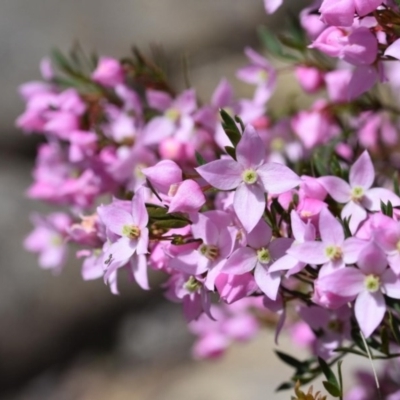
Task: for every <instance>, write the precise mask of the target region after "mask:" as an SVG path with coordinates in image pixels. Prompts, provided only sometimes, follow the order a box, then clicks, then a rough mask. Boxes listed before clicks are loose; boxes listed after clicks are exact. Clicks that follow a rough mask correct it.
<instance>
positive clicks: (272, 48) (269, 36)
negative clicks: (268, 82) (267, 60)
mask: <svg viewBox="0 0 400 400" xmlns="http://www.w3.org/2000/svg"><path fill="white" fill-rule="evenodd" d="M258 35H259V37H260V40H261V42H262V44H263V45H264V46H265V47H266V49H267V50H268V51H269V52H270V53H272V54H273V55H276V56H280V57H282V55H283V51H282V46H281V44H280V42H279V40H278V39H277V37H276V35H275V34H274V33H272V32H271V31H270V30H269V29H267V28H266V27H265V26H260V27H259V28H258Z"/></svg>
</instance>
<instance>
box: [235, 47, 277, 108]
mask: <svg viewBox="0 0 400 400" xmlns="http://www.w3.org/2000/svg"><path fill="white" fill-rule="evenodd" d="M245 53H246V56H247V57H248V58H249V60H250V62H251V65H249V66H247V67H243V68H241V69H239V70H238V71H237V73H236V76H237V77H238V78H239V79H240V80H242V81H243V82H246V83H250V84H252V85H256V86H257V89H256V93H255V95H254V102H255V103H257V104H261V103H263V104H264V103H265V102H267V101H268V100H269V99H270V97H271V96H272V94H273V92H274V89H275V86H276V80H277V76H276V71H275V69H274V68H273V67H272V65H271V64H270V63H269V61H268V60H267V59H266V58H264V57H263V56H262V55H261V54H259V53H257V52H256V51H254V50H253V49H251V48H250V47H247V48H246V49H245Z"/></svg>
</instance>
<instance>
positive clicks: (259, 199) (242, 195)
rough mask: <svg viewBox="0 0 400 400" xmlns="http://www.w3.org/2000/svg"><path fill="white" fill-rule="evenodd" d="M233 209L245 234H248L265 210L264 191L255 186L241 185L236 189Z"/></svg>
mask: <svg viewBox="0 0 400 400" xmlns="http://www.w3.org/2000/svg"><path fill="white" fill-rule="evenodd" d="M233 209H234V210H235V213H236V215H237V217H238V218H239V220H240V222H241V223H242V225H243V227H244V229H246V232H250V231H251V230H253V229H254V227H255V226H256V225H257V223H258V221H260V219H261V217H262V216H263V213H264V210H265V196H264V191H263V190H262V189H261V188H260V187H259V186H258V185H257V184H253V185H246V184H245V183H242V184H241V185H239V186H238V188H237V189H236V192H235V197H234V198H233Z"/></svg>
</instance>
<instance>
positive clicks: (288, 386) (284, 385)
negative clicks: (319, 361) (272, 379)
mask: <svg viewBox="0 0 400 400" xmlns="http://www.w3.org/2000/svg"><path fill="white" fill-rule="evenodd" d="M292 388H294V384H293V382H283V383H281V384H280V385H279V386H278V387H277V388H276V389H275V392H280V391H282V390H288V389H292Z"/></svg>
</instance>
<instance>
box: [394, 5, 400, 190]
mask: <svg viewBox="0 0 400 400" xmlns="http://www.w3.org/2000/svg"><path fill="white" fill-rule="evenodd" d="M398 1H399V2H400V0H398ZM393 189H394V192H395V193H396V194H397V196H400V184H399V173H398V172H397V171H396V172H395V173H394V174H393Z"/></svg>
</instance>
